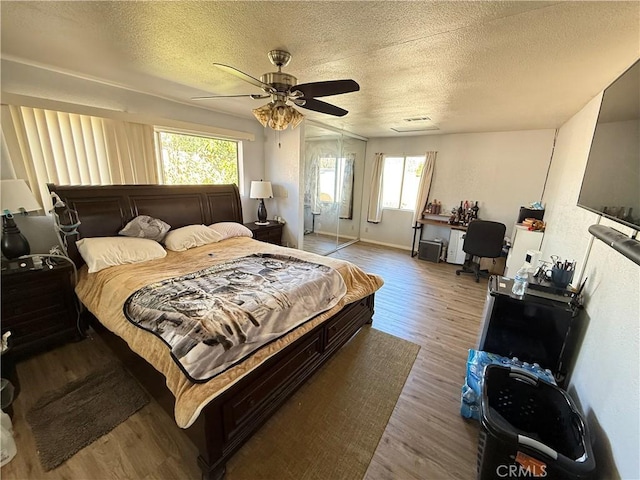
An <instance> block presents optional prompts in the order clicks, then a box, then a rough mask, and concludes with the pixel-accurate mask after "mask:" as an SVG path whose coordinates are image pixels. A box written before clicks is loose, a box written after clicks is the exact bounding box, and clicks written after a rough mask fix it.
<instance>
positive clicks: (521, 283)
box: [511, 263, 529, 297]
mask: <svg viewBox="0 0 640 480" xmlns="http://www.w3.org/2000/svg"><path fill="white" fill-rule="evenodd" d="M528 266H529V265H528V264H527V263H525V264H524V265H522V267H520V270H518V271H517V272H516V276H515V277H514V279H513V287H512V288H511V292H512V293H513V294H514V295H518V296H519V297H521V296H523V295H524V294H525V292H526V291H527V286H528V285H529V268H528Z"/></svg>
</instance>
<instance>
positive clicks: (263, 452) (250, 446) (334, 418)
mask: <svg viewBox="0 0 640 480" xmlns="http://www.w3.org/2000/svg"><path fill="white" fill-rule="evenodd" d="M419 349H420V347H419V346H418V345H415V344H413V343H410V342H407V341H405V340H402V339H399V338H397V337H394V336H391V335H389V334H386V333H384V332H381V331H379V330H376V329H374V328H371V327H364V328H363V329H362V330H361V331H360V332H359V333H358V334H356V336H355V337H354V338H352V339H351V341H350V342H349V343H348V344H347V345H345V346H344V347H343V348H342V349H341V350H340V351H339V352H338V353H337V354H336V355H335V356H334V357H333V358H332V359H331V360H329V361H328V362H327V364H326V365H324V366H323V367H322V368H321V369H320V370H319V371H318V372H316V374H315V375H314V376H313V377H311V379H309V380H308V381H307V382H306V383H305V384H304V385H303V386H302V387H301V388H300V390H298V392H296V393H295V394H294V395H293V396H292V397H291V398H290V399H289V400H288V401H287V403H286V404H285V405H283V406H282V408H280V410H278V412H276V414H275V415H274V416H273V417H272V418H270V419H269V420H268V421H267V423H266V424H265V425H264V426H263V427H262V428H261V429H260V430H259V431H258V432H256V434H255V435H253V437H252V438H251V439H250V440H249V441H248V442H247V443H246V444H245V445H244V446H243V447H242V448H241V449H240V450H239V451H238V452H237V453H236V454H235V455H234V456H233V457H232V458H231V460H229V462H228V463H227V475H226V479H227V480H246V479H252V480H260V479H264V480H273V479H278V480H287V479H291V480H294V479H295V480H312V479H318V480H320V479H322V480H327V479H332V480H337V479H349V480H353V479H361V478H362V477H363V476H364V474H365V472H366V470H367V467H368V466H369V463H370V462H371V458H372V457H373V454H374V452H375V450H376V447H377V446H378V442H379V441H380V438H381V437H382V434H383V433H384V430H385V428H386V426H387V423H388V421H389V417H390V416H391V413H392V412H393V409H394V407H395V405H396V402H397V400H398V397H399V396H400V392H401V391H402V388H403V386H404V384H405V381H406V379H407V376H408V375H409V372H410V371H411V367H412V366H413V363H414V361H415V359H416V356H417V354H418V351H419Z"/></svg>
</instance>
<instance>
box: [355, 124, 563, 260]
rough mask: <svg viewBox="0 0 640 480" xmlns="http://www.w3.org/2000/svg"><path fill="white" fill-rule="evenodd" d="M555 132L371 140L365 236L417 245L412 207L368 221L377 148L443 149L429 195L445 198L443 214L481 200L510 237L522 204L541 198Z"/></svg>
mask: <svg viewBox="0 0 640 480" xmlns="http://www.w3.org/2000/svg"><path fill="white" fill-rule="evenodd" d="M554 134H555V131H554V130H529V131H516V132H496V133H469V134H452V135H429V136H420V137H403V138H373V139H370V140H369V142H368V144H367V165H366V168H365V187H364V196H363V198H364V201H363V215H362V224H361V230H360V236H361V238H362V239H363V240H368V241H373V242H377V243H383V244H387V245H393V246H397V247H400V248H411V240H412V235H413V231H412V229H411V219H412V216H413V212H412V211H401V210H384V212H383V214H382V222H380V223H379V224H377V225H376V224H370V223H367V221H366V213H365V212H366V209H367V208H368V198H369V190H370V189H369V184H370V181H371V164H372V161H373V157H374V154H375V153H376V152H382V153H385V154H390V155H391V154H406V155H421V154H424V153H425V152H427V151H430V150H435V151H437V152H438V157H437V159H436V167H435V172H434V175H433V180H432V182H431V193H430V195H429V199H430V200H433V199H437V200H439V201H441V202H442V206H443V210H442V211H443V213H448V212H450V211H451V209H452V208H453V207H454V206H458V205H459V204H460V200H473V201H476V200H478V206H479V207H480V212H479V216H480V218H482V219H484V220H494V221H499V222H502V223H504V224H505V225H506V226H507V235H510V234H511V230H512V228H513V225H514V223H515V221H516V220H517V216H518V212H519V207H520V206H521V205H528V204H530V203H531V202H534V201H538V200H540V198H541V195H542V190H543V186H544V181H545V177H546V174H547V169H548V167H549V162H550V160H551V152H552V149H553V139H554ZM424 238H427V235H426V234H425V235H424Z"/></svg>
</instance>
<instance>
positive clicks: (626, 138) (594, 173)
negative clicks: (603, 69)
mask: <svg viewBox="0 0 640 480" xmlns="http://www.w3.org/2000/svg"><path fill="white" fill-rule="evenodd" d="M578 206H580V207H583V208H586V209H587V210H590V211H592V212H595V213H598V214H600V215H602V216H604V217H606V218H610V219H611V220H614V221H616V222H618V223H621V224H624V225H627V226H628V227H631V228H633V229H635V230H640V60H639V61H637V62H636V63H634V64H633V65H632V66H631V67H630V68H629V69H628V70H627V71H626V72H624V73H623V74H622V75H621V76H620V77H618V79H617V80H616V81H615V82H613V83H612V84H611V85H610V86H609V87H607V89H606V90H605V91H604V96H603V98H602V104H601V106H600V114H599V115H598V121H597V123H596V129H595V133H594V135H593V140H592V142H591V150H590V151H589V159H588V160H587V167H586V169H585V172H584V178H583V179H582V188H581V189H580V196H579V197H578Z"/></svg>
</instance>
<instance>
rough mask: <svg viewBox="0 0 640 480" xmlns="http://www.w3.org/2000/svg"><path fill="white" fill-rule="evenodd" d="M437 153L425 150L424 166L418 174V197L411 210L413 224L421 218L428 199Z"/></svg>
mask: <svg viewBox="0 0 640 480" xmlns="http://www.w3.org/2000/svg"><path fill="white" fill-rule="evenodd" d="M437 155H438V152H427V153H426V155H425V160H424V167H423V168H422V175H420V185H419V186H418V199H417V200H416V208H415V209H414V212H413V222H412V225H413V226H415V224H416V222H417V221H418V220H420V219H421V218H422V212H423V211H424V207H425V205H426V204H427V200H428V199H429V190H431V178H432V177H433V171H434V169H435V167H436V156H437Z"/></svg>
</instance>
